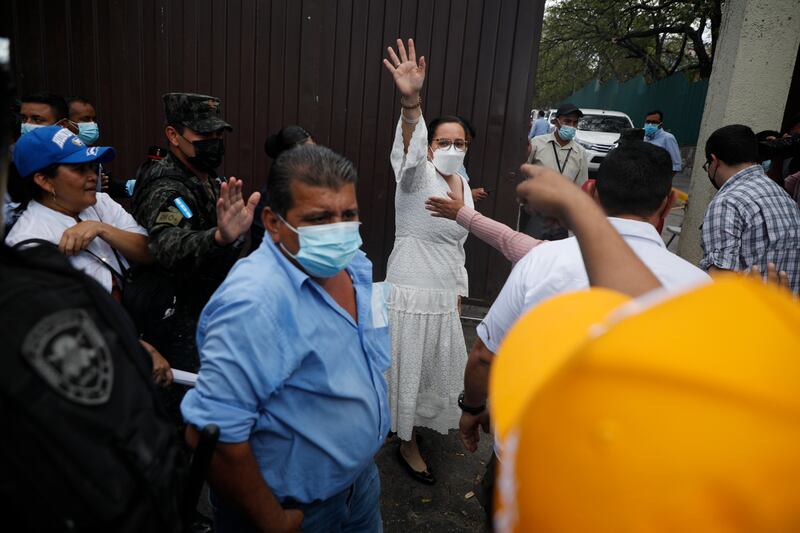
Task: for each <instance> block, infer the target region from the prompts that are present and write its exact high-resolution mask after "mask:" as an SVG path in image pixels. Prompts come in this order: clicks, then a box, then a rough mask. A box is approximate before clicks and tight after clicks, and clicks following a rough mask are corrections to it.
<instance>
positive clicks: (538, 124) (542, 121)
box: [528, 109, 550, 140]
mask: <svg viewBox="0 0 800 533" xmlns="http://www.w3.org/2000/svg"><path fill="white" fill-rule="evenodd" d="M546 133H550V123H549V122H547V119H546V118H544V110H543V109H540V110H539V118H537V119H536V120H535V121H534V123H533V126H531V131H530V132H528V140H531V139H533V138H534V137H536V136H537V135H545V134H546Z"/></svg>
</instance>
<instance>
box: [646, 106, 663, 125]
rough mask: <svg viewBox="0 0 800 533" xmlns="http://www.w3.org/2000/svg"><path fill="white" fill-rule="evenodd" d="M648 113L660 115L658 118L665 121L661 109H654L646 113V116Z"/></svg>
mask: <svg viewBox="0 0 800 533" xmlns="http://www.w3.org/2000/svg"><path fill="white" fill-rule="evenodd" d="M648 115H658V120H660V121H661V122H664V112H663V111H661V110H660V109H653V110H652V111H648V112H647V113H645V114H644V116H648Z"/></svg>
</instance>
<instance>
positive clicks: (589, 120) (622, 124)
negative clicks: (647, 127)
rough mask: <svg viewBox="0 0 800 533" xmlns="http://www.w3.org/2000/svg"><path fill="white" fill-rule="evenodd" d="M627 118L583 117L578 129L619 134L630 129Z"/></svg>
mask: <svg viewBox="0 0 800 533" xmlns="http://www.w3.org/2000/svg"><path fill="white" fill-rule="evenodd" d="M632 127H633V124H631V122H630V120H628V118H627V117H615V116H610V115H583V116H582V117H581V119H580V120H579V121H578V129H579V130H584V131H599V132H602V133H621V132H622V130H624V129H627V128H632Z"/></svg>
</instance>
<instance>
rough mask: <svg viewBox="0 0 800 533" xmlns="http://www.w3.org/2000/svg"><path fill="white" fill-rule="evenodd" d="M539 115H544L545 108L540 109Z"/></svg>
mask: <svg viewBox="0 0 800 533" xmlns="http://www.w3.org/2000/svg"><path fill="white" fill-rule="evenodd" d="M539 116H540V117H543V116H544V109H540V110H539Z"/></svg>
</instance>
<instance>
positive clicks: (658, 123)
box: [644, 109, 683, 175]
mask: <svg viewBox="0 0 800 533" xmlns="http://www.w3.org/2000/svg"><path fill="white" fill-rule="evenodd" d="M644 140H645V142H649V143H651V144H655V145H656V146H660V147H661V148H663V149H664V150H666V151H667V152H668V153H669V157H670V159H672V172H673V175H674V173H675V172H680V171H681V168H683V165H682V163H681V151H680V148H678V140H677V139H675V136H674V135H673V134H671V133H670V132H668V131H664V113H662V112H661V111H659V110H658V109H656V110H654V111H650V112H649V113H647V115H645V117H644Z"/></svg>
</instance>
